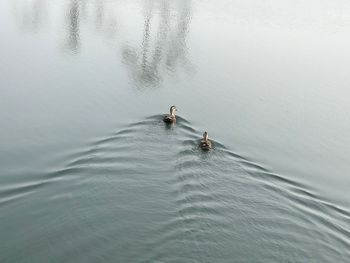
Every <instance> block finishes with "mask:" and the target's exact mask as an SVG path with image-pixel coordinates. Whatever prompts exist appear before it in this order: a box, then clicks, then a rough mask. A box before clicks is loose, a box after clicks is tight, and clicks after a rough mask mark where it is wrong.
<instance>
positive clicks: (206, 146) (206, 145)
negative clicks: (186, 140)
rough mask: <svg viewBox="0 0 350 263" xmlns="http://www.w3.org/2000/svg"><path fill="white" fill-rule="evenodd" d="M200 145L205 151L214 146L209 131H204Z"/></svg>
mask: <svg viewBox="0 0 350 263" xmlns="http://www.w3.org/2000/svg"><path fill="white" fill-rule="evenodd" d="M199 146H200V147H201V149H202V150H204V151H208V150H210V149H211V148H212V143H211V141H209V140H208V133H207V132H204V133H203V139H202V140H201V141H200V143H199Z"/></svg>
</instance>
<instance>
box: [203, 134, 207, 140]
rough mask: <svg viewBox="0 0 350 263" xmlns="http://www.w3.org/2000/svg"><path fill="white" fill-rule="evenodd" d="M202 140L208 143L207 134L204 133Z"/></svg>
mask: <svg viewBox="0 0 350 263" xmlns="http://www.w3.org/2000/svg"><path fill="white" fill-rule="evenodd" d="M203 140H204V141H205V142H207V141H208V134H207V133H205V134H204V135H203Z"/></svg>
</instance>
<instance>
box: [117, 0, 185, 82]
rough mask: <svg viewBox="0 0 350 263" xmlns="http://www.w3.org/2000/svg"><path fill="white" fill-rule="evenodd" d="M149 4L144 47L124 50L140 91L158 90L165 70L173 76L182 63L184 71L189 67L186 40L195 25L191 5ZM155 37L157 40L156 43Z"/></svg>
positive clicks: (145, 19) (142, 45) (145, 23)
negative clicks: (151, 88) (157, 15)
mask: <svg viewBox="0 0 350 263" xmlns="http://www.w3.org/2000/svg"><path fill="white" fill-rule="evenodd" d="M146 3H147V4H146V7H145V12H144V16H145V18H144V30H143V39H142V44H141V45H138V43H135V44H134V46H130V45H128V46H124V48H123V57H124V60H125V62H126V64H127V65H128V66H129V69H130V71H131V74H132V76H133V78H134V79H135V80H136V81H137V82H138V83H139V84H138V87H139V88H147V87H157V86H158V84H159V82H160V81H161V73H160V71H163V70H164V67H165V69H166V70H168V71H171V72H173V71H175V69H176V67H177V64H178V63H182V64H183V65H181V66H182V67H185V66H186V63H188V60H187V58H186V38H187V34H188V31H189V29H188V28H189V24H190V21H191V1H179V2H175V3H174V2H170V1H147V2H146ZM156 3H157V4H158V5H156ZM174 5H175V7H174ZM158 8H159V9H160V10H157V9H158ZM157 13H160V15H159V17H156V14H157ZM174 13H175V14H174ZM157 18H158V20H157ZM152 37H154V38H155V39H154V40H153V41H152ZM135 46H136V47H135ZM138 46H140V49H141V50H139V48H138Z"/></svg>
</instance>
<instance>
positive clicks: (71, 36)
mask: <svg viewBox="0 0 350 263" xmlns="http://www.w3.org/2000/svg"><path fill="white" fill-rule="evenodd" d="M79 9H80V5H79V2H78V0H72V1H71V2H70V6H69V9H68V10H69V12H68V16H67V20H68V26H67V28H68V38H67V41H66V47H67V48H69V49H70V50H72V51H73V52H77V51H78V49H79V47H80V37H79V32H80V28H79V26H80V23H79V22H80V21H79Z"/></svg>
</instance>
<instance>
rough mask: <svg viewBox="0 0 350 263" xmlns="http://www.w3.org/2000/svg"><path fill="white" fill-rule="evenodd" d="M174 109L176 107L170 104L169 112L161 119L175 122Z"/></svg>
mask: <svg viewBox="0 0 350 263" xmlns="http://www.w3.org/2000/svg"><path fill="white" fill-rule="evenodd" d="M175 111H177V109H176V107H175V106H171V107H170V114H167V115H165V116H164V119H163V121H164V122H166V123H175V122H176V116H175Z"/></svg>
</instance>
